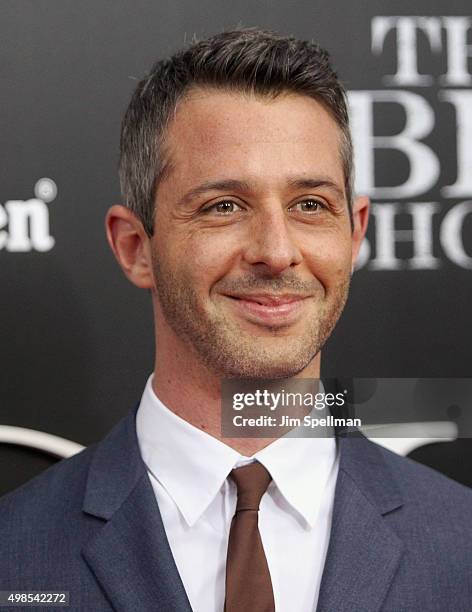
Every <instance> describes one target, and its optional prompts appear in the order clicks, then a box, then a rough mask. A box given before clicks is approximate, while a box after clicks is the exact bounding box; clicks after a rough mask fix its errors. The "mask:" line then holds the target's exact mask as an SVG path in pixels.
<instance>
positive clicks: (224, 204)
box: [204, 200, 240, 215]
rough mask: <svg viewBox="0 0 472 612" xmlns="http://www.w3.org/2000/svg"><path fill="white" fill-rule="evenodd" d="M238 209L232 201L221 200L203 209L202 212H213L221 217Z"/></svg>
mask: <svg viewBox="0 0 472 612" xmlns="http://www.w3.org/2000/svg"><path fill="white" fill-rule="evenodd" d="M239 208H240V207H239V206H238V205H237V204H236V202H233V201H232V200H222V201H221V202H217V203H216V204H213V205H212V206H209V207H208V208H205V210H204V212H210V211H214V212H217V213H219V214H221V215H227V214H230V213H233V212H236V211H237V210H238V209H239Z"/></svg>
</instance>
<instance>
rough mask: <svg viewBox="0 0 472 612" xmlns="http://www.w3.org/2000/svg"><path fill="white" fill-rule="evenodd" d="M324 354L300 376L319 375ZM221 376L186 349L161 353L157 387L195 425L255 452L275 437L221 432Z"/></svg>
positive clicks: (168, 403) (174, 409)
mask: <svg viewBox="0 0 472 612" xmlns="http://www.w3.org/2000/svg"><path fill="white" fill-rule="evenodd" d="M319 376H320V354H319V353H318V355H316V357H315V358H314V359H313V360H312V361H311V362H310V364H309V365H308V366H307V367H306V368H305V369H304V370H303V371H302V372H300V373H299V374H297V376H296V378H319ZM221 380H222V377H221V376H218V375H217V374H215V373H212V372H210V371H209V370H208V369H207V368H205V367H204V366H203V365H202V364H201V363H200V362H199V360H198V359H193V358H192V356H190V355H189V354H188V352H186V353H185V354H184V357H182V355H181V354H180V353H179V351H166V354H162V346H161V351H159V352H158V353H157V356H156V363H155V367H154V378H153V390H154V393H155V394H156V395H157V397H158V398H159V399H160V400H161V402H163V404H164V405H165V406H166V407H167V408H168V409H169V410H172V412H174V413H175V414H176V415H177V416H179V417H180V418H182V419H184V420H185V421H187V422H188V423H190V424H191V425H193V426H194V427H197V428H198V429H200V430H201V431H204V432H205V433H207V434H209V435H210V436H213V437H214V438H216V439H217V440H220V441H221V442H223V443H224V444H227V445H228V446H230V447H231V448H234V449H235V450H236V451H238V452H239V453H241V454H242V455H246V456H252V455H253V454H254V453H256V452H257V451H259V450H261V449H263V448H265V447H266V446H268V445H269V444H271V443H272V442H274V440H277V439H278V436H277V437H274V438H244V437H241V438H224V437H223V436H222V432H221Z"/></svg>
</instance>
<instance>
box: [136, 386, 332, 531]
mask: <svg viewBox="0 0 472 612" xmlns="http://www.w3.org/2000/svg"><path fill="white" fill-rule="evenodd" d="M152 378H153V376H152V375H151V376H150V377H149V379H148V381H147V383H146V387H145V389H144V393H143V396H142V398H141V403H140V405H139V408H138V412H137V415H136V431H137V437H138V443H139V447H140V451H141V456H142V458H143V461H144V463H145V464H146V466H147V468H148V470H149V471H150V472H151V473H152V474H153V475H154V476H155V478H157V480H158V481H159V482H160V483H161V485H162V486H163V487H164V488H165V489H166V491H167V493H168V494H169V495H170V497H171V498H172V499H173V500H174V502H175V504H176V505H177V507H178V508H179V510H180V512H181V513H182V516H183V517H184V519H185V521H186V522H187V524H188V525H189V526H191V525H193V524H194V523H195V522H196V521H197V520H198V519H199V518H200V516H201V515H202V514H203V513H204V512H205V510H206V509H207V508H208V506H209V505H210V504H211V502H212V501H213V500H214V499H215V497H216V495H217V493H218V491H219V490H220V489H221V487H222V486H223V485H224V483H225V480H226V478H227V477H228V474H229V473H230V472H231V470H232V469H233V467H235V466H239V465H242V464H244V463H247V462H248V461H253V460H258V461H260V463H262V464H263V465H264V467H265V468H266V469H267V470H268V471H269V472H270V474H271V476H272V479H273V481H274V483H275V485H276V486H277V488H278V489H279V491H280V493H281V494H282V495H283V497H284V498H285V500H286V501H287V502H288V503H289V504H290V505H291V506H292V507H293V508H294V509H295V510H296V511H297V512H299V514H301V516H302V517H303V518H304V519H305V520H306V522H307V523H308V524H309V525H310V526H311V527H313V525H314V523H315V521H316V515H317V512H318V509H319V506H320V504H321V501H322V498H323V492H324V489H325V487H326V485H327V483H328V480H329V478H330V477H331V476H332V475H333V470H334V469H335V467H336V465H337V461H336V443H335V439H334V437H326V438H319V437H317V438H293V437H287V436H284V437H282V438H279V439H278V440H275V441H274V442H272V443H271V444H269V445H268V446H266V447H265V448H263V449H262V450H260V451H258V452H257V453H255V454H254V455H253V456H252V457H244V456H243V455H241V454H240V453H238V452H237V451H236V450H234V449H232V448H231V447H230V446H228V445H227V444H224V443H223V442H221V441H220V440H217V439H216V438H214V437H213V436H210V435H209V434H207V433H205V432H204V431H201V430H200V429H198V428H197V427H194V426H193V425H191V424H190V423H188V422H187V421H185V420H184V419H182V418H180V417H179V416H177V415H176V414H175V413H174V412H172V411H171V410H169V409H168V408H167V407H166V406H165V405H164V404H163V403H162V402H161V401H160V400H159V398H158V397H157V396H156V394H155V393H154V390H153V388H152Z"/></svg>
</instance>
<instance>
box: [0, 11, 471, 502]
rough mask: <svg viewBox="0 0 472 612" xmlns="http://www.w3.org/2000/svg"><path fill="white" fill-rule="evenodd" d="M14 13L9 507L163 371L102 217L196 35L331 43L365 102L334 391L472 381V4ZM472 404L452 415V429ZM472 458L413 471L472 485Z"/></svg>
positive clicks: (10, 24) (9, 43) (9, 124)
mask: <svg viewBox="0 0 472 612" xmlns="http://www.w3.org/2000/svg"><path fill="white" fill-rule="evenodd" d="M0 12H1V19H0V40H1V49H2V52H1V67H0V70H1V84H2V87H1V90H0V98H1V101H2V103H1V114H0V121H1V149H2V163H1V165H0V287H1V315H0V340H1V353H0V383H1V384H0V463H1V466H2V467H1V471H0V492H5V491H7V490H10V489H12V488H14V487H15V486H18V485H19V484H21V483H22V482H23V481H25V480H26V479H28V478H30V477H31V476H33V475H34V474H36V473H38V472H39V471H41V470H42V469H44V468H45V467H47V466H48V465H50V464H51V463H53V462H54V461H56V459H57V457H62V456H67V455H69V454H71V453H73V452H75V451H76V450H77V449H78V448H79V447H80V446H83V445H88V444H90V443H92V442H94V441H97V440H99V439H100V438H101V437H103V435H104V434H105V433H106V432H107V431H108V430H109V429H110V428H111V426H112V425H113V424H114V423H115V422H116V421H117V420H118V419H119V418H120V417H122V416H123V415H124V414H125V413H126V412H127V411H128V410H129V409H130V408H131V407H132V406H133V405H135V404H136V402H137V401H138V400H139V398H140V395H141V393H142V389H143V387H144V383H145V381H146V379H147V377H148V375H149V373H150V372H151V370H152V366H153V356H154V355H153V350H154V347H153V327H152V318H151V314H152V313H151V304H150V299H149V296H148V294H147V293H146V292H143V291H139V290H138V289H135V288H134V287H133V286H131V285H130V284H129V283H128V282H127V281H126V280H125V279H124V277H123V276H122V274H121V272H120V271H119V269H118V266H117V265H116V264H115V262H114V259H113V257H112V255H111V253H110V251H109V249H108V246H107V244H106V240H105V233H104V215H105V212H106V210H107V207H108V206H110V205H111V204H114V203H118V202H120V194H119V184H118V178H117V158H118V139H119V129H120V121H121V117H122V114H123V112H124V110H125V108H126V106H127V103H128V101H129V98H130V95H131V92H132V90H133V89H134V87H135V86H136V83H137V80H138V79H139V78H140V77H142V75H143V74H144V73H145V72H146V70H147V69H148V68H149V67H150V66H151V65H152V63H153V62H154V61H155V60H156V59H157V58H160V57H163V56H165V55H168V54H170V53H172V52H173V51H175V50H176V49H178V48H180V47H181V46H182V45H183V44H185V42H186V41H189V40H191V39H192V37H193V36H194V35H196V36H197V37H203V36H206V35H210V34H213V33H215V32H218V31H220V30H222V29H228V28H233V27H235V26H241V25H243V26H259V27H264V28H269V29H274V30H276V31H279V32H281V33H284V34H293V35H295V36H297V37H300V38H308V39H315V40H316V41H318V42H319V43H320V44H321V45H322V46H324V47H326V48H327V49H328V50H329V51H330V52H331V54H332V58H333V61H334V64H335V66H336V67H337V69H338V71H339V73H340V75H341V77H342V79H343V81H344V82H345V84H346V87H347V89H348V90H349V102H350V111H351V121H352V131H353V138H354V143H355V154H356V190H357V192H358V193H364V194H367V195H369V196H370V197H371V200H372V203H373V205H372V216H371V222H370V226H369V230H368V234H367V239H366V241H365V243H364V245H363V248H362V252H361V257H360V260H359V264H358V269H357V271H356V273H355V275H354V278H353V284H352V290H351V296H350V300H349V302H348V306H347V308H346V311H345V313H344V315H343V317H342V320H341V321H340V323H339V324H338V326H337V328H336V330H335V332H334V334H333V336H332V338H331V339H330V341H329V343H328V345H327V347H326V348H325V349H324V351H323V359H322V370H323V375H324V376H328V377H345V378H353V377H364V378H382V379H389V378H397V379H398V378H409V379H411V378H413V379H419V378H425V379H431V380H434V379H451V378H467V377H470V376H472V374H471V371H472V368H471V362H472V351H471V346H472V324H471V314H472V306H471V304H472V299H471V298H472V275H471V271H472V18H471V15H470V5H469V3H468V2H466V1H465V0H462V1H457V2H454V3H451V2H446V1H445V0H442V1H438V2H435V3H434V4H432V3H431V2H427V1H426V0H416V1H415V2H414V3H413V4H412V3H411V2H402V1H395V2H393V1H392V0H390V1H387V0H384V1H382V2H381V1H377V0H369V1H365V2H362V3H359V2H355V3H354V2H349V1H348V0H343V1H339V2H324V1H319V2H317V1H315V0H305V1H300V2H287V1H278V0H267V1H265V2H251V3H234V2H230V1H227V0H218V1H217V0H200V1H199V2H192V1H191V0H185V1H182V0H179V1H177V2H173V3H166V2H158V1H144V0H137V1H136V0H134V1H133V2H131V1H130V0H127V1H118V0H115V1H111V0H110V1H108V0H107V1H105V0H94V1H93V2H92V1H91V0H84V1H82V2H75V1H72V0H35V2H30V1H27V0H1V1H0ZM452 388H453V387H452ZM433 391H434V389H433ZM432 396H435V395H434V392H432ZM469 400H470V398H469ZM445 401H446V403H448V400H447V399H446V400H445ZM467 401H468V400H467V399H466V400H464V402H465V403H464V405H460V406H457V402H456V403H454V401H451V402H449V403H450V404H451V405H450V406H447V408H448V410H449V412H448V413H447V414H449V415H450V416H451V419H452V420H454V415H457V414H458V413H461V412H462V413H463V411H464V410H465V409H466V408H467ZM451 406H452V408H451ZM458 411H459V412H458ZM412 435H413V434H412ZM414 435H415V436H416V437H421V433H418V431H416V433H415V434H414ZM454 437H455V436H454V435H453V434H451V435H450V436H449V438H454ZM468 442H469V440H467V439H461V440H457V441H456V442H453V441H449V442H443V443H441V442H439V443H437V444H436V445H432V444H429V445H427V446H420V447H419V448H417V449H416V450H414V449H412V448H411V445H410V447H408V448H406V447H402V448H404V450H403V451H401V452H405V453H406V452H412V455H413V456H415V457H416V458H418V459H420V460H422V461H425V462H429V463H431V464H432V465H435V466H436V467H439V468H440V469H443V471H446V472H447V473H449V474H450V475H452V476H454V477H457V478H458V479H461V480H463V481H464V482H465V481H466V480H467V476H466V475H467V474H468V473H469V472H471V470H470V468H471V467H472V457H471V453H470V450H469V448H470V447H469V445H468ZM423 444H424V441H423ZM415 453H416V455H415ZM469 484H472V483H469Z"/></svg>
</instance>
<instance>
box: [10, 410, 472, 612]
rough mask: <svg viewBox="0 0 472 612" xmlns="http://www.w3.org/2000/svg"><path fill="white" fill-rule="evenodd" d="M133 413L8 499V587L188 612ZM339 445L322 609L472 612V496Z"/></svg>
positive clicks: (139, 609) (406, 466)
mask: <svg viewBox="0 0 472 612" xmlns="http://www.w3.org/2000/svg"><path fill="white" fill-rule="evenodd" d="M135 414H136V410H133V411H132V412H130V414H129V415H128V416H127V417H125V418H124V419H123V420H122V421H120V422H119V423H118V424H117V425H116V426H115V428H114V429H113V430H112V431H111V432H110V434H109V435H108V436H107V437H106V438H105V439H104V440H103V441H102V442H100V443H99V444H96V445H93V446H91V447H89V448H87V449H85V450H84V451H83V452H81V453H79V454H78V455H75V456H74V457H71V458H70V459H68V460H65V461H62V462H60V463H58V464H57V465H54V466H53V467H52V468H50V469H48V470H47V471H46V472H44V473H43V474H41V475H40V476H38V477H37V478H35V479H33V480H32V481H30V482H29V483H27V484H26V485H24V486H23V487H21V488H20V489H18V490H17V491H14V492H13V493H10V494H9V495H6V496H4V497H3V498H2V499H1V500H0V590H10V589H12V590H36V591H37V590H47V591H52V590H56V591H69V592H70V607H69V610H80V611H86V612H102V611H103V612H105V611H106V612H110V611H111V610H116V611H123V612H124V611H127V612H151V611H152V612H190V610H191V608H190V605H189V602H188V599H187V595H186V593H185V589H184V587H183V585H182V582H181V579H180V576H179V573H178V570H177V568H176V565H175V562H174V559H173V557H172V554H171V551H170V548H169V544H168V541H167V537H166V533H165V530H164V527H163V524H162V520H161V516H160V513H159V508H158V505H157V502H156V498H155V496H154V493H153V490H152V487H151V483H150V481H149V478H148V475H147V472H146V468H145V466H144V464H143V461H142V459H141V456H140V453H139V449H138V444H137V438H136V427H135ZM338 444H339V451H340V470H339V476H338V481H337V485H336V494H335V501H334V515H333V524H332V530H331V539H330V544H329V549H328V553H327V559H326V564H325V568H324V573H323V578H322V583H321V591H320V597H319V602H318V607H317V611H318V612H379V611H382V612H426V611H428V612H433V611H434V612H471V611H472V490H470V489H467V488H465V487H463V486H461V485H459V484H457V483H454V482H453V481H451V480H449V479H447V478H446V477H444V476H442V475H440V474H438V473H437V472H434V471H433V470H431V469H429V468H426V467H424V466H421V465H419V464H416V463H414V462H412V461H410V460H408V459H404V458H402V457H399V456H397V455H394V454H393V453H390V452H389V451H387V450H385V449H382V448H380V447H378V446H376V445H375V444H373V443H372V442H370V441H368V440H367V439H365V438H363V437H358V438H350V437H348V438H342V437H340V438H339V439H338ZM300 563H301V564H302V563H303V559H300ZM195 570H196V571H204V568H202V567H199V568H195ZM3 609H5V610H6V609H7V608H2V610H3ZM11 610H18V608H11ZM241 612H251V611H246V610H242V611H241ZM294 612H298V611H296V610H294ZM300 612H305V611H300Z"/></svg>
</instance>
